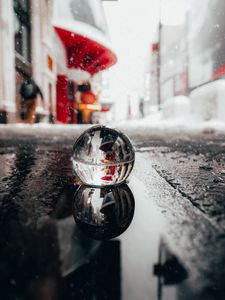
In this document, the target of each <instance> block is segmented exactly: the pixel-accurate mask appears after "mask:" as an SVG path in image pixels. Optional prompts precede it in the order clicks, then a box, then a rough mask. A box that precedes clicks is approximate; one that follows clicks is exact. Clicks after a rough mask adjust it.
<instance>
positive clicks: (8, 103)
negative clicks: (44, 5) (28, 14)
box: [0, 0, 16, 122]
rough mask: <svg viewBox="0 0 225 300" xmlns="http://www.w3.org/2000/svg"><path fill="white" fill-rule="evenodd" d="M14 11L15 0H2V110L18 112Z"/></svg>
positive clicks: (0, 16)
mask: <svg viewBox="0 0 225 300" xmlns="http://www.w3.org/2000/svg"><path fill="white" fill-rule="evenodd" d="M13 12H14V10H13V0H7V1H5V0H0V110H4V111H7V112H11V113H15V112H16V103H15V54H14V22H13V20H14V15H13ZM8 121H9V122H10V121H12V120H11V114H9V120H8Z"/></svg>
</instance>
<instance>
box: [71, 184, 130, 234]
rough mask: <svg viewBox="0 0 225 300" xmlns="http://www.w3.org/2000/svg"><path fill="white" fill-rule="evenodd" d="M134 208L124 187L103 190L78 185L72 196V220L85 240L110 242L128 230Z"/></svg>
mask: <svg viewBox="0 0 225 300" xmlns="http://www.w3.org/2000/svg"><path fill="white" fill-rule="evenodd" d="M134 206H135V203H134V197H133V194H132V192H131V190H130V189H129V187H128V186H127V185H125V184H123V185H120V186H117V187H105V188H93V187H87V186H81V187H80V189H79V190H78V192H77V194H76V195H75V200H74V218H75V220H76V223H77V225H78V226H79V228H80V229H81V230H82V231H83V232H85V233H86V234H87V235H88V236H89V237H91V238H93V239H98V240H104V239H111V238H114V237H117V236H119V235H120V234H121V233H123V232H124V231H125V230H126V229H127V228H128V227H129V225H130V223H131V221H132V219H133V216H134Z"/></svg>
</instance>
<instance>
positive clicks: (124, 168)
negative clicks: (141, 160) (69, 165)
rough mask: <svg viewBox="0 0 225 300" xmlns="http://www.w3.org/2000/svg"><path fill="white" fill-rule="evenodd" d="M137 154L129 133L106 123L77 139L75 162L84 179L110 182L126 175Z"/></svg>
mask: <svg viewBox="0 0 225 300" xmlns="http://www.w3.org/2000/svg"><path fill="white" fill-rule="evenodd" d="M134 158H135V154H134V149H133V146H132V144H131V142H130V141H129V139H128V137H127V136H126V135H124V134H123V133H121V132H120V131H117V130H114V129H110V128H107V127H104V126H94V127H92V128H90V129H88V130H86V131H85V132H84V133H83V134H82V135H81V136H80V137H79V138H78V140H77V141H76V142H75V144H74V147H73V155H72V162H73V167H74V170H75V172H76V174H77V176H78V177H79V178H80V179H81V181H82V182H83V183H85V184H89V185H94V186H107V185H112V184H119V183H121V182H124V181H125V180H126V179H127V177H128V176H129V174H130V172H131V170H132V168H133V165H134Z"/></svg>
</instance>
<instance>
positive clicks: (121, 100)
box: [103, 0, 191, 119]
mask: <svg viewBox="0 0 225 300" xmlns="http://www.w3.org/2000/svg"><path fill="white" fill-rule="evenodd" d="M190 1H191V0H189V1H186V0H118V1H105V2H103V5H104V9H105V13H106V19H107V23H108V27H109V33H110V37H111V41H112V45H113V47H114V49H115V51H116V54H117V57H118V63H117V64H116V66H115V67H112V68H111V70H110V94H111V98H112V100H113V101H114V102H115V103H116V118H117V119H124V118H126V117H127V112H128V108H127V104H128V99H130V102H131V106H132V110H133V112H134V113H133V114H134V115H135V113H136V111H137V109H138V101H139V98H140V96H142V93H143V86H144V73H145V71H146V70H149V67H150V56H151V44H152V43H153V42H156V41H157V31H158V22H159V15H161V22H162V23H163V24H168V25H176V24H180V23H182V22H183V21H184V16H185V14H184V11H185V7H186V6H187V3H188V2H190ZM160 3H161V10H160Z"/></svg>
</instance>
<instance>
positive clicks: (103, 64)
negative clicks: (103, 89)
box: [55, 27, 117, 75]
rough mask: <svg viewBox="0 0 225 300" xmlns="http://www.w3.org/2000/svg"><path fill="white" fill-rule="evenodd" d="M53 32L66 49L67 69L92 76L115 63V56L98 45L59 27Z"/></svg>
mask: <svg viewBox="0 0 225 300" xmlns="http://www.w3.org/2000/svg"><path fill="white" fill-rule="evenodd" d="M55 30H56V32H57V34H58V35H59V37H60V39H61V40H62V42H63V44H64V46H65V48H66V54H67V66H68V68H76V69H81V70H84V71H87V72H89V73H90V74H91V75H94V74H95V73H97V72H99V71H102V70H105V69H108V68H109V67H111V66H112V65H114V64H115V63H116V62H117V57H116V55H115V54H114V53H113V52H112V51H111V50H110V49H108V48H106V47H105V46H103V45H101V44H100V43H98V42H96V41H94V40H91V39H90V38H88V37H85V36H83V35H80V34H77V33H74V32H71V31H68V30H65V29H62V28H59V27H55Z"/></svg>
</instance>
